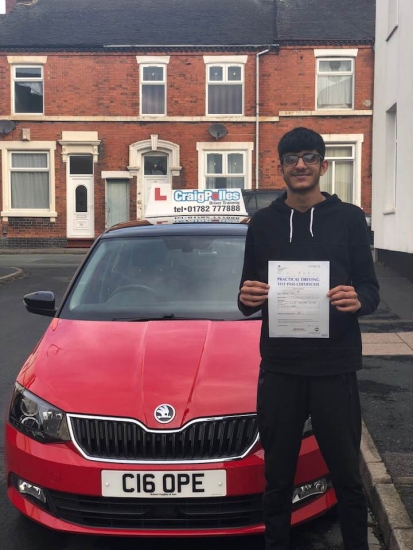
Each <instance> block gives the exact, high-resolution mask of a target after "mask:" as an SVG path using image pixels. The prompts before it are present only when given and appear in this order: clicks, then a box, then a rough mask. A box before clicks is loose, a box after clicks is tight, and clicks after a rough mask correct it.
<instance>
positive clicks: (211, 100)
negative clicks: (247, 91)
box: [207, 63, 244, 115]
mask: <svg viewBox="0 0 413 550" xmlns="http://www.w3.org/2000/svg"><path fill="white" fill-rule="evenodd" d="M243 96H244V65H236V64H232V63H222V64H213V65H207V106H208V111H207V114H208V115H242V114H243Z"/></svg>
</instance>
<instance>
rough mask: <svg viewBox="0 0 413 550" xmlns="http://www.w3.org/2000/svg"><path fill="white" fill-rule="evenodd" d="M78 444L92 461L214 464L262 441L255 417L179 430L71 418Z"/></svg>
mask: <svg viewBox="0 0 413 550" xmlns="http://www.w3.org/2000/svg"><path fill="white" fill-rule="evenodd" d="M69 418H70V423H71V426H72V432H73V435H74V438H75V442H76V444H77V445H78V446H79V448H80V449H81V451H82V452H83V453H84V454H85V455H86V456H87V457H90V458H96V459H100V460H109V461H110V460H114V461H117V460H123V461H136V462H157V461H159V462H165V461H170V462H174V461H199V460H205V461H211V460H222V459H233V458H239V457H242V456H244V455H245V454H246V453H247V451H248V450H249V449H250V448H251V447H252V445H253V444H254V443H255V441H256V440H257V437H258V428H257V419H256V416H255V415H243V416H229V417H223V418H211V419H200V420H196V421H194V422H191V423H190V424H188V425H186V426H184V427H183V428H181V429H180V430H148V429H146V428H144V426H142V425H141V424H139V423H138V422H135V421H133V420H121V419H111V418H102V417H98V418H93V417H83V416H74V415H70V416H69Z"/></svg>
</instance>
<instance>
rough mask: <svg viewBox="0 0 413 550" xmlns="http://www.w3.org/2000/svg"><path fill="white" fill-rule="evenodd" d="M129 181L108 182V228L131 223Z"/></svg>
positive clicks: (112, 180) (110, 180)
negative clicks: (122, 223) (117, 224)
mask: <svg viewBox="0 0 413 550" xmlns="http://www.w3.org/2000/svg"><path fill="white" fill-rule="evenodd" d="M129 204H130V198H129V180H128V179H108V180H106V227H112V225H115V224H116V223H121V222H128V221H129Z"/></svg>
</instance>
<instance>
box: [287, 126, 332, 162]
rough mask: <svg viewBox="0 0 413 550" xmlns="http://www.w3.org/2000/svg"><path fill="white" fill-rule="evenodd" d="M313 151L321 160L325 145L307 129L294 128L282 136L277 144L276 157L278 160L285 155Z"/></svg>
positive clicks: (314, 133) (316, 135) (321, 139)
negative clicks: (277, 156)
mask: <svg viewBox="0 0 413 550" xmlns="http://www.w3.org/2000/svg"><path fill="white" fill-rule="evenodd" d="M313 149H315V150H316V151H317V153H319V154H320V155H321V156H322V157H323V158H324V157H325V154H326V145H325V143H324V140H323V138H322V137H321V136H320V134H317V132H314V130H310V129H309V128H302V127H299V128H294V130H290V132H287V133H286V134H284V135H283V136H282V138H281V139H280V141H279V142H278V155H279V157H280V159H282V157H283V156H284V155H285V154H286V153H299V152H300V151H312V150H313Z"/></svg>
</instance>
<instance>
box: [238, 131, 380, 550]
mask: <svg viewBox="0 0 413 550" xmlns="http://www.w3.org/2000/svg"><path fill="white" fill-rule="evenodd" d="M278 153H279V157H280V165H279V171H280V174H281V175H282V176H283V178H284V181H285V184H286V186H287V192H286V193H284V195H282V196H281V197H280V198H278V199H277V200H275V201H274V202H273V203H272V204H271V205H270V206H269V207H267V208H263V209H262V210H259V211H258V212H257V213H256V214H255V215H254V216H253V218H252V219H251V221H250V224H249V228H248V234H247V240H246V248H245V258H244V267H243V272H242V279H241V285H240V294H239V308H240V310H241V311H242V313H243V314H244V315H251V314H252V313H254V312H256V311H258V310H260V309H262V330H261V340H260V352H261V368H260V375H259V381H258V396H257V414H258V426H259V432H260V437H261V442H262V445H263V448H264V451H265V477H266V482H267V485H266V490H265V494H264V521H265V529H266V530H265V540H266V550H287V549H288V545H289V531H290V522H291V507H292V494H293V488H294V474H295V469H296V463H297V457H298V454H299V450H300V445H301V436H302V431H303V426H304V423H305V421H306V419H307V418H308V416H309V415H311V419H312V425H313V431H314V434H315V436H316V438H317V441H318V444H319V447H320V449H321V452H322V454H323V457H324V459H325V461H326V463H327V466H328V468H329V470H330V474H331V478H332V482H333V486H334V489H335V492H336V495H337V500H338V512H339V518H340V525H341V531H342V536H343V541H344V546H345V548H346V550H368V544H367V503H366V498H365V495H364V493H363V488H362V482H361V476H360V470H359V452H360V439H361V414H360V401H359V393H358V386H357V378H356V371H357V370H359V369H361V367H362V352H361V335H360V329H359V324H358V317H359V316H360V315H366V314H368V313H371V312H373V311H374V310H375V309H376V307H377V305H378V304H379V301H380V299H379V292H378V290H379V287H378V283H377V279H376V276H375V273H374V265H373V260H372V254H371V251H370V244H369V235H368V229H367V224H366V221H365V217H364V214H363V211H362V210H361V209H360V208H359V207H357V206H354V205H352V204H348V203H344V202H341V200H340V199H339V198H338V197H337V195H329V194H328V193H324V192H323V193H322V192H321V191H320V184H319V182H320V176H322V175H323V174H324V173H325V172H326V171H327V168H328V163H327V161H326V160H325V159H324V156H325V144H324V141H323V139H322V137H321V136H320V135H319V134H317V133H316V132H314V131H312V130H309V129H307V128H295V129H294V130H292V131H291V132H288V133H287V134H285V135H284V136H283V137H282V138H281V140H280V142H279V145H278ZM273 260H279V261H291V262H294V261H305V262H311V261H312V262H316V261H328V262H329V269H330V286H329V288H330V290H329V292H328V294H327V297H328V300H329V302H330V303H329V306H328V307H329V335H328V338H312V337H306V338H294V337H277V336H275V337H270V336H269V320H268V301H267V299H268V291H269V285H268V262H269V261H273ZM289 265H290V264H289Z"/></svg>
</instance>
